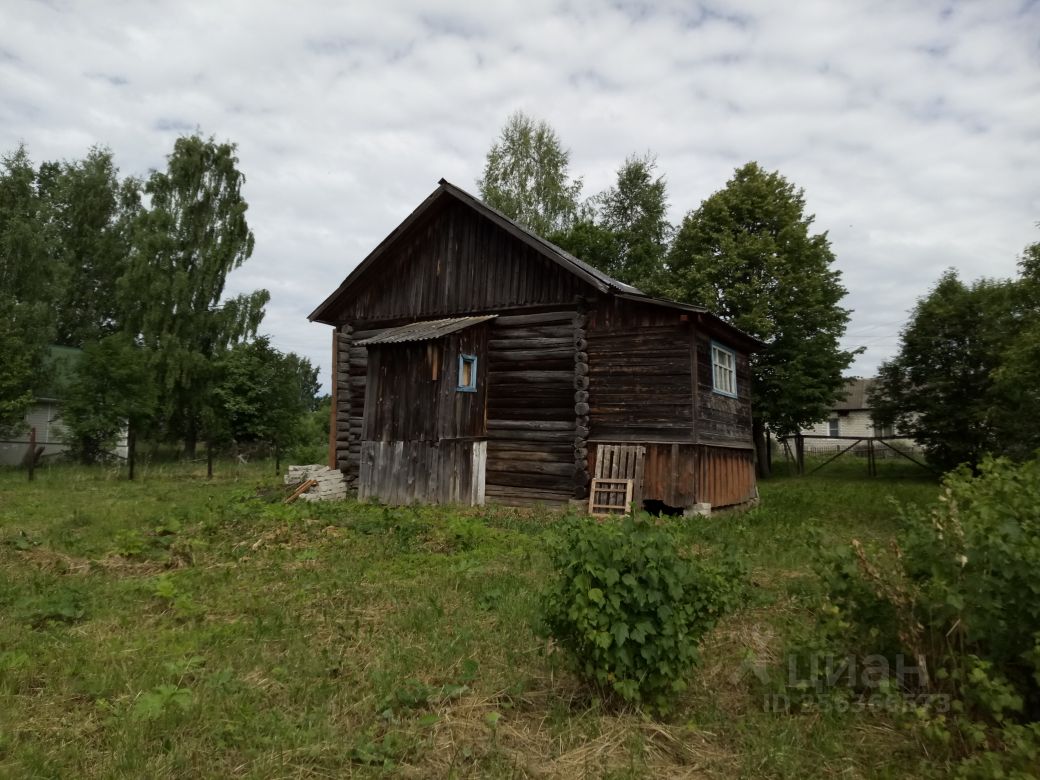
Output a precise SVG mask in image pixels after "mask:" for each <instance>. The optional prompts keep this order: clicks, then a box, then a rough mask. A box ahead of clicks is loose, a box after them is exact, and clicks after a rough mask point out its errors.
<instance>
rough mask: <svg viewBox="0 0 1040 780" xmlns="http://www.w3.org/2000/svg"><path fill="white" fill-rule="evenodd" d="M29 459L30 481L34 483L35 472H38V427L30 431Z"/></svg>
mask: <svg viewBox="0 0 1040 780" xmlns="http://www.w3.org/2000/svg"><path fill="white" fill-rule="evenodd" d="M27 456H28V458H29V481H30V482H32V481H33V476H34V472H35V471H36V426H35V425H34V426H33V427H32V428H30V429H29V452H28V453H27Z"/></svg>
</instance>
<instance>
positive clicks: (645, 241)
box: [554, 154, 673, 290]
mask: <svg viewBox="0 0 1040 780" xmlns="http://www.w3.org/2000/svg"><path fill="white" fill-rule="evenodd" d="M656 167H657V161H656V160H655V159H654V157H653V156H652V155H649V154H647V155H644V156H639V155H632V156H631V157H629V158H627V159H626V160H625V162H624V163H623V164H622V165H621V167H620V168H618V171H617V181H616V182H615V184H614V185H612V186H611V187H609V188H608V189H606V190H604V191H603V192H601V193H599V194H598V195H595V196H594V197H592V198H590V199H589V200H588V201H587V202H586V203H585V205H584V207H583V208H582V209H581V213H580V215H579V218H578V219H577V220H576V221H575V222H574V224H573V225H572V226H571V227H570V228H569V229H568V230H567V231H566V232H564V233H562V234H559V235H557V236H556V237H555V238H554V240H555V241H556V242H557V243H558V244H559V245H560V246H561V247H563V248H564V249H566V250H567V251H569V252H571V253H572V254H574V255H577V256H578V257H580V258H581V259H582V260H584V261H585V262H587V263H589V264H590V265H593V266H595V267H596V268H599V269H600V270H601V271H603V272H604V273H607V274H609V275H610V276H612V277H614V278H615V279H618V280H620V281H622V282H626V283H628V284H633V285H636V286H639V287H643V288H645V289H646V290H650V289H654V288H655V287H656V286H657V285H658V284H659V283H660V281H659V280H660V276H661V274H662V272H663V270H664V261H665V257H666V255H667V252H668V241H669V240H670V238H671V235H672V232H673V229H672V226H671V224H669V222H668V197H667V187H666V184H665V180H664V177H663V176H657V177H655V176H654V171H655V169H656Z"/></svg>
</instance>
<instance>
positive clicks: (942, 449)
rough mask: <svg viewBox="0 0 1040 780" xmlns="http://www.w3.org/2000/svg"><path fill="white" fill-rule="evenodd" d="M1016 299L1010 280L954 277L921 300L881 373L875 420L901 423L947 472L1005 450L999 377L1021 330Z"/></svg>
mask: <svg viewBox="0 0 1040 780" xmlns="http://www.w3.org/2000/svg"><path fill="white" fill-rule="evenodd" d="M1015 294H1016V290H1015V287H1014V284H1013V283H1011V282H1007V281H989V280H983V281H979V282H976V283H974V284H971V285H966V284H965V283H964V282H962V281H961V280H960V279H959V278H958V277H957V274H956V272H954V271H952V270H951V271H947V272H946V273H945V274H944V275H943V276H942V278H941V279H940V280H939V282H938V283H937V284H936V285H935V287H934V288H933V289H932V290H931V292H929V293H928V295H926V296H925V297H923V298H921V299H920V300H919V301H918V302H917V306H916V307H915V308H914V311H913V313H912V314H911V316H910V321H909V322H908V323H907V325H906V327H905V328H904V329H903V332H902V336H901V343H900V348H899V352H898V354H897V355H896V357H894V358H893V359H892V360H889V361H887V362H885V363H883V364H882V365H881V368H880V369H879V371H878V382H877V383H876V385H875V387H874V390H873V392H872V395H871V404H872V406H873V407H874V417H875V419H877V420H879V421H881V422H883V423H894V424H895V425H896V426H897V427H898V428H899V430H900V431H904V432H906V433H907V434H908V435H909V436H911V437H912V438H913V439H915V440H916V441H917V442H918V443H919V444H921V446H922V447H923V448H924V450H925V453H926V455H927V456H928V458H929V460H930V461H931V462H932V463H934V464H935V465H937V466H939V467H941V468H944V469H948V468H953V467H954V466H957V465H958V464H960V463H967V464H969V465H970V466H972V467H974V466H976V465H977V464H978V463H979V462H980V461H981V459H982V457H983V455H985V454H986V453H988V452H1002V451H1003V438H1004V437H1003V436H1002V433H1001V428H1000V424H999V417H1000V416H1001V413H1002V409H1001V406H1000V404H999V403H997V400H996V395H995V385H994V377H995V374H996V372H997V371H998V369H999V368H1000V365H1001V360H1002V355H1001V353H1002V351H1003V349H1004V347H1005V345H1006V343H1007V340H1008V338H1009V337H1010V336H1012V335H1013V333H1014V332H1015V327H1014V326H1013V325H1012V323H1013V321H1014V320H1015V319H1017V317H1016V313H1015V305H1014V298H1015ZM1034 408H1035V407H1034ZM1015 412H1016V417H1017V418H1022V417H1025V418H1028V416H1029V413H1028V410H1026V409H1016V410H1015ZM1023 413H1024V414H1023ZM1016 424H1026V425H1028V424H1029V423H1028V421H1027V420H1023V419H1019V420H1018V421H1017V422H1016Z"/></svg>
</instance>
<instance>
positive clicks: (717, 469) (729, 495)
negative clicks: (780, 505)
mask: <svg viewBox="0 0 1040 780" xmlns="http://www.w3.org/2000/svg"><path fill="white" fill-rule="evenodd" d="M696 475H697V491H696V493H697V501H703V502H706V503H709V504H711V505H712V507H722V506H733V505H734V504H743V503H745V502H747V501H750V500H751V499H753V498H756V497H757V490H756V487H755V465H754V461H753V459H752V451H751V450H748V449H735V448H732V447H706V446H701V447H698V448H697V472H696Z"/></svg>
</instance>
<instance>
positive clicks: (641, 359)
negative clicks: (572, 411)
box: [587, 300, 694, 442]
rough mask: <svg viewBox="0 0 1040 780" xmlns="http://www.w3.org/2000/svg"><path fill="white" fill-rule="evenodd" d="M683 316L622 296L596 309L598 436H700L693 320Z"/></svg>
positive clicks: (592, 324)
mask: <svg viewBox="0 0 1040 780" xmlns="http://www.w3.org/2000/svg"><path fill="white" fill-rule="evenodd" d="M681 317H682V315H680V314H679V313H678V312H676V311H675V310H671V309H662V308H661V307H650V306H638V305H635V304H632V303H629V302H626V301H617V300H606V301H603V302H601V303H600V304H599V305H597V307H596V308H595V309H594V310H593V311H591V312H590V313H589V324H588V328H587V340H588V363H589V406H590V427H591V432H590V439H591V440H592V441H604V440H610V441H617V442H626V441H628V442H643V441H652V440H654V439H664V440H668V441H676V440H682V441H691V442H692V441H693V408H694V403H693V400H694V399H693V373H692V357H691V347H690V339H691V326H690V323H689V322H686V321H683V320H682V318H681Z"/></svg>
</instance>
